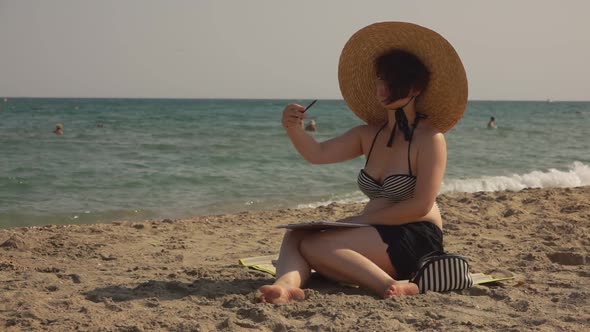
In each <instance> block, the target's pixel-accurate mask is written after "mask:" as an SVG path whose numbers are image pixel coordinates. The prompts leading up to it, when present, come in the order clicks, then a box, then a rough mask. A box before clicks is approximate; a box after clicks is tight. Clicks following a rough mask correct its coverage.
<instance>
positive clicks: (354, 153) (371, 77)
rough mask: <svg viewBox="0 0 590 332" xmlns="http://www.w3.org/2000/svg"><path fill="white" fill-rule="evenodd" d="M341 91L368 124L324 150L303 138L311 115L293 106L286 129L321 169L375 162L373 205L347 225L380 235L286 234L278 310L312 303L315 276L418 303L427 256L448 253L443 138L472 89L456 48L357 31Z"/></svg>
mask: <svg viewBox="0 0 590 332" xmlns="http://www.w3.org/2000/svg"><path fill="white" fill-rule="evenodd" d="M338 78H339V82H340V89H341V91H342V95H343V97H344V100H345V101H346V103H347V104H348V106H349V107H350V109H351V110H352V111H353V112H354V113H355V114H356V115H357V116H358V117H359V118H361V119H362V120H363V121H364V122H366V123H367V124H366V125H361V126H358V127H355V128H352V129H350V130H349V131H348V132H346V133H344V134H343V135H341V136H339V137H336V138H333V139H331V140H328V141H325V142H322V143H318V142H317V141H316V140H315V139H314V138H313V137H312V136H310V135H309V134H307V133H306V132H305V130H302V128H301V121H303V119H304V115H303V113H302V111H303V109H304V107H302V106H301V105H296V104H290V105H288V106H286V107H285V109H284V111H283V118H282V124H283V127H285V129H286V131H287V135H288V136H289V138H290V139H291V142H292V143H293V145H294V146H295V148H296V149H297V151H298V152H299V153H300V154H301V155H302V156H303V158H305V159H306V160H307V161H309V162H310V163H313V164H328V163H336V162H340V161H345V160H349V159H352V158H355V157H358V156H360V155H365V156H366V163H365V167H364V168H363V169H361V170H360V172H359V174H358V179H357V181H358V186H359V188H360V190H361V191H362V192H363V193H365V194H366V195H367V196H368V197H369V198H370V201H369V202H368V203H367V205H366V207H365V209H364V211H363V212H362V213H361V214H360V215H358V216H353V217H349V218H346V219H343V220H340V221H341V222H348V223H361V224H369V225H371V226H372V227H358V228H345V229H331V230H326V231H302V230H294V231H287V233H286V234H285V237H284V239H283V243H282V245H281V250H280V254H279V260H278V263H277V279H276V281H275V282H274V284H272V285H266V286H262V287H261V288H260V289H259V290H260V292H261V293H262V295H261V297H260V299H261V301H264V302H270V303H286V302H289V301H300V300H303V299H304V297H305V295H304V292H303V290H302V289H301V287H302V286H303V285H304V284H305V282H306V281H307V280H308V279H309V277H310V273H311V272H310V271H311V269H314V270H316V271H317V272H319V273H320V274H322V275H324V276H326V277H328V278H330V279H333V280H335V281H339V282H344V283H350V284H356V285H360V286H362V287H365V288H368V289H370V290H372V291H373V292H375V293H376V294H378V295H379V296H382V297H383V298H390V297H392V296H399V295H414V294H417V293H418V287H417V285H415V284H413V283H400V282H398V280H403V279H408V278H410V277H411V276H412V274H413V273H414V272H415V271H416V270H417V269H418V261H419V260H420V258H422V257H423V256H424V255H426V254H428V253H430V252H432V251H438V250H443V233H442V227H443V222H442V219H441V215H440V212H439V209H438V207H437V205H436V202H435V199H436V196H437V194H438V191H439V189H440V186H441V183H442V179H443V176H444V172H445V166H446V157H447V151H446V143H445V138H444V136H443V133H444V132H446V131H447V130H449V129H450V128H451V127H453V126H454V125H455V124H456V122H457V121H458V120H459V119H460V118H461V117H462V115H463V112H464V110H465V106H466V103H467V79H466V76H465V71H464V69H463V65H462V64H461V60H460V59H459V57H458V55H457V53H456V52H455V50H454V49H453V48H452V46H451V45H450V44H449V43H448V42H447V41H446V40H445V39H444V38H443V37H441V36H440V35H438V34H437V33H436V32H434V31H431V30H429V29H426V28H423V27H421V26H417V25H414V24H409V23H402V22H383V23H377V24H373V25H370V26H368V27H365V28H363V29H361V30H360V31H358V32H357V33H356V34H354V35H353V36H352V37H351V39H350V40H349V41H348V42H347V44H346V45H345V47H344V49H343V51H342V54H341V56H340V63H339V69H338Z"/></svg>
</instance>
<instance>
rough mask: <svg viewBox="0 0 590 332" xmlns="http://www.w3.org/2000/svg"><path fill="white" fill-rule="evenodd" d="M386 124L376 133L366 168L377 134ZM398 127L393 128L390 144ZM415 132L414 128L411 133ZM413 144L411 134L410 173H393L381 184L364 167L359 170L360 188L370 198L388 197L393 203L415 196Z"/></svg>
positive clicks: (389, 144)
mask: <svg viewBox="0 0 590 332" xmlns="http://www.w3.org/2000/svg"><path fill="white" fill-rule="evenodd" d="M386 125H387V123H385V125H383V127H381V129H379V131H378V132H377V134H376V135H375V138H374V139H373V143H372V144H371V149H370V150H369V154H368V155H367V161H366V162H365V168H366V167H367V164H368V163H369V158H370V157H371V152H372V151H373V146H374V145H375V141H376V140H377V136H379V133H380V132H381V131H382V130H383V128H385V126H386ZM396 127H397V126H396ZM396 127H394V128H393V132H392V134H391V137H390V142H389V143H388V146H391V142H392V140H393V137H394V136H395V128H396ZM414 128H415V127H414ZM413 132H414V131H413V130H412V131H411V134H413ZM411 144H412V135H410V137H409V142H408V169H409V172H410V174H392V175H389V176H387V177H386V178H385V179H383V183H382V184H379V183H378V182H377V180H375V179H374V178H373V177H371V176H370V175H369V173H367V172H366V171H365V169H364V168H363V169H361V171H360V172H359V175H358V178H357V182H358V186H359V189H360V190H361V191H362V192H363V193H364V194H365V195H367V196H368V197H369V198H370V199H376V198H387V199H388V200H389V201H391V202H393V203H398V202H401V201H404V200H406V199H408V198H412V197H413V196H414V190H415V189H416V177H415V176H414V175H413V174H412V165H411V163H410V146H411Z"/></svg>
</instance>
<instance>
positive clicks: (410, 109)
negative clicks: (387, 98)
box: [387, 99, 416, 130]
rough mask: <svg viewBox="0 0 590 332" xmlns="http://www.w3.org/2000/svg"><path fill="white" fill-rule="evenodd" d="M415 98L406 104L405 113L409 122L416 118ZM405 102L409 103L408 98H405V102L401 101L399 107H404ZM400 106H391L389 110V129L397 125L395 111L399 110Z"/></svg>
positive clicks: (411, 122)
mask: <svg viewBox="0 0 590 332" xmlns="http://www.w3.org/2000/svg"><path fill="white" fill-rule="evenodd" d="M414 101H415V100H414V99H412V100H411V101H410V102H409V103H408V104H407V105H406V106H404V108H403V110H404V113H405V115H406V119H408V124H410V125H411V124H413V123H414V120H415V119H416V109H415V103H414ZM405 103H407V100H404V102H403V103H400V105H399V106H398V108H399V107H402V106H403V105H404V104H405ZM398 108H390V109H388V110H387V127H388V128H389V130H392V129H393V127H394V126H395V125H396V120H395V112H396V111H397V109H398Z"/></svg>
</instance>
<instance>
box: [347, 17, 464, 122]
mask: <svg viewBox="0 0 590 332" xmlns="http://www.w3.org/2000/svg"><path fill="white" fill-rule="evenodd" d="M393 49H401V50H404V51H407V52H410V53H412V54H414V55H416V56H417V57H418V58H419V59H420V60H421V61H422V62H423V63H424V65H425V66H426V67H427V68H428V70H429V71H430V81H429V82H428V85H427V87H426V89H425V90H424V91H422V93H421V94H420V96H418V98H416V110H417V111H418V112H421V113H423V114H426V115H427V116H428V120H429V122H430V123H431V124H432V125H433V126H434V127H435V128H436V129H437V130H440V131H441V132H443V133H444V132H446V131H448V130H449V129H451V128H452V127H453V126H454V125H455V124H456V123H457V122H458V121H459V119H461V117H462V116H463V113H464V112H465V107H466V106H467V75H466V74H465V68H464V67H463V64H462V63H461V59H460V58H459V55H458V54H457V52H456V51H455V49H454V48H453V46H451V44H450V43H449V42H448V41H447V40H446V39H445V38H443V37H442V36H441V35H439V34H438V33H436V32H434V31H432V30H430V29H427V28H425V27H422V26H419V25H416V24H412V23H406V22H380V23H375V24H372V25H369V26H367V27H365V28H363V29H361V30H359V31H357V32H356V33H355V34H354V35H352V37H350V39H349V40H348V42H347V43H346V45H345V46H344V49H343V50H342V53H341V55H340V61H339V64H338V81H339V84H340V91H341V92H342V97H343V98H344V100H345V101H346V103H347V105H348V107H349V108H350V109H351V110H352V111H353V112H354V113H355V114H356V115H357V116H358V117H359V118H361V119H362V120H363V121H365V122H366V123H368V124H380V123H384V122H385V121H387V112H386V111H385V108H384V107H383V105H381V103H380V102H379V100H378V99H377V95H376V84H375V83H376V77H377V75H376V69H375V60H376V59H377V57H379V56H380V55H382V54H384V53H386V52H388V51H391V50H393Z"/></svg>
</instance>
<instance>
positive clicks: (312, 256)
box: [300, 227, 418, 298]
mask: <svg viewBox="0 0 590 332" xmlns="http://www.w3.org/2000/svg"><path fill="white" fill-rule="evenodd" d="M300 252H301V254H302V255H303V257H304V258H305V260H306V261H307V262H308V263H309V264H310V266H311V267H313V268H314V269H315V270H316V271H318V272H320V273H322V274H323V275H325V276H327V277H328V278H330V279H334V280H337V281H341V282H346V283H353V284H357V285H360V286H363V287H365V288H368V289H370V290H372V291H373V292H375V293H376V294H378V295H379V296H382V297H383V298H390V297H392V296H400V295H415V294H418V287H417V286H416V285H415V284H412V283H399V282H397V281H396V280H394V279H393V277H392V276H394V275H395V269H394V267H393V266H392V265H391V262H390V260H389V256H388V254H387V245H386V244H385V243H383V242H382V241H381V237H380V236H379V233H378V232H377V231H376V230H375V228H373V227H362V228H355V229H345V230H330V231H326V232H321V233H314V234H310V235H309V236H307V237H305V238H304V239H303V240H302V242H301V250H300Z"/></svg>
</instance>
